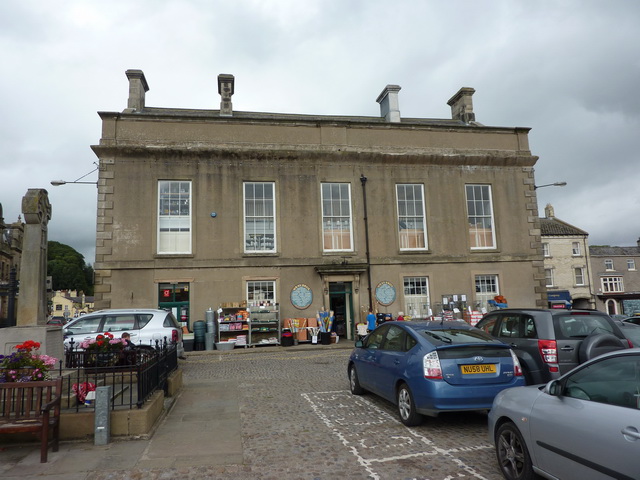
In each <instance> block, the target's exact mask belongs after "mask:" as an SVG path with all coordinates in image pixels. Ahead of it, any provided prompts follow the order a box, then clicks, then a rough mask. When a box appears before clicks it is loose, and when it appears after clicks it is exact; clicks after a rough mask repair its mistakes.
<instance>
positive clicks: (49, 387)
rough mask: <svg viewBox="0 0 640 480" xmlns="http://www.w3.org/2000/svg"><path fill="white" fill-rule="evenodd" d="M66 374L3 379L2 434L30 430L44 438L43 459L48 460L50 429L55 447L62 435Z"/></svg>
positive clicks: (0, 397)
mask: <svg viewBox="0 0 640 480" xmlns="http://www.w3.org/2000/svg"><path fill="white" fill-rule="evenodd" d="M61 398H62V377H59V378H57V379H56V380H44V381H33V382H8V383H0V434H5V433H7V434H11V433H22V432H28V433H33V434H34V435H36V436H38V437H39V438H40V462H41V463H46V461H47V452H48V450H49V431H52V432H53V440H52V447H53V451H54V452H57V451H58V441H59V438H60V400H61Z"/></svg>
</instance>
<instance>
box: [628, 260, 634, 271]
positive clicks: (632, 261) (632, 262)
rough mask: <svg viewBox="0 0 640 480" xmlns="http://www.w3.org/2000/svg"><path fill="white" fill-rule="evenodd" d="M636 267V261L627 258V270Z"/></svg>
mask: <svg viewBox="0 0 640 480" xmlns="http://www.w3.org/2000/svg"><path fill="white" fill-rule="evenodd" d="M635 269H636V261H635V260H634V259H633V258H628V259H627V270H635Z"/></svg>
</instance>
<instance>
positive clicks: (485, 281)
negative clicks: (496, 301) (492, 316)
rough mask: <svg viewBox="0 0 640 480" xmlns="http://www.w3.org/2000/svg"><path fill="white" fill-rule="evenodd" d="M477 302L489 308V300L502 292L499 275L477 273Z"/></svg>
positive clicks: (482, 306) (481, 306)
mask: <svg viewBox="0 0 640 480" xmlns="http://www.w3.org/2000/svg"><path fill="white" fill-rule="evenodd" d="M475 282H476V304H478V305H479V306H480V308H487V306H488V303H487V302H488V301H489V300H493V297H495V296H497V295H499V294H500V290H499V289H498V276H497V275H476V278H475Z"/></svg>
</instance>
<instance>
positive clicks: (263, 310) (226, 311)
mask: <svg viewBox="0 0 640 480" xmlns="http://www.w3.org/2000/svg"><path fill="white" fill-rule="evenodd" d="M217 313H218V340H217V342H218V343H233V342H235V346H236V347H247V346H251V347H253V346H257V345H278V344H280V337H281V334H282V332H281V327H280V317H279V311H278V305H277V304H272V303H270V302H263V303H262V304H261V305H251V306H247V304H246V302H241V303H240V304H238V303H223V304H222V305H221V306H220V308H219V309H218V312H217ZM216 346H218V345H216Z"/></svg>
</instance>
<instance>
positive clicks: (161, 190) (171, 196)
mask: <svg viewBox="0 0 640 480" xmlns="http://www.w3.org/2000/svg"><path fill="white" fill-rule="evenodd" d="M157 248H158V253H166V254H178V253H183V254H185V253H191V182H190V181H182V180H161V181H159V182H158V247H157Z"/></svg>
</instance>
